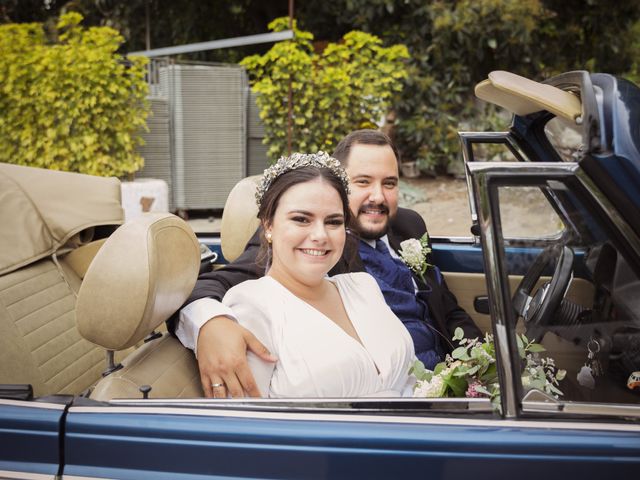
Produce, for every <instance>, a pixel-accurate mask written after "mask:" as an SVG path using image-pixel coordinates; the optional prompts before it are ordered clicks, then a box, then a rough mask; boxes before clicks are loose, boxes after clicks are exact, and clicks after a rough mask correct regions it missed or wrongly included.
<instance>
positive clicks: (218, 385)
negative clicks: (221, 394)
mask: <svg viewBox="0 0 640 480" xmlns="http://www.w3.org/2000/svg"><path fill="white" fill-rule="evenodd" d="M220 387H224V383H212V384H211V388H220Z"/></svg>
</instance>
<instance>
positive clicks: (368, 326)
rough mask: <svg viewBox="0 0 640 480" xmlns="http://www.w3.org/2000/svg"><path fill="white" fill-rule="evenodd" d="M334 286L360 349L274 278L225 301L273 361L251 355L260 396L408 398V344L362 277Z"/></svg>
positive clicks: (242, 287)
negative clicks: (273, 357) (275, 358)
mask: <svg viewBox="0 0 640 480" xmlns="http://www.w3.org/2000/svg"><path fill="white" fill-rule="evenodd" d="M328 280H330V281H332V282H333V283H334V284H335V285H336V286H337V288H338V291H339V292H340V296H341V298H342V302H343V304H344V307H345V310H346V312H347V315H348V316H349V318H350V320H351V323H352V324H353V327H354V328H355V330H356V332H357V334H358V336H359V337H360V340H361V341H362V344H361V343H360V342H358V341H357V340H355V339H354V338H353V337H351V336H350V335H349V334H347V333H346V332H345V331H344V330H343V329H342V328H340V327H339V326H338V325H336V324H335V323H334V322H333V321H332V320H331V319H329V318H328V317H326V316H325V315H324V314H322V313H320V312H319V311H318V310H316V309H315V308H314V307H312V306H311V305H309V304H308V303H306V302H304V301H303V300H301V299H299V298H298V297H296V296H295V295H293V294H292V293H291V292H290V291H289V290H287V289H286V288H285V287H284V286H283V285H282V284H280V283H279V282H278V281H277V280H275V279H274V278H272V277H269V276H266V277H263V278H260V279H258V280H250V281H246V282H243V283H241V284H239V285H237V286H235V287H233V288H232V289H230V290H229V291H228V292H227V294H226V295H225V297H224V300H223V303H224V304H225V305H228V306H229V307H231V309H232V310H233V312H234V314H235V316H236V319H237V321H238V322H239V323H240V324H241V325H243V326H244V327H246V328H248V329H249V330H251V332H253V334H254V335H255V336H256V337H257V338H258V339H259V340H260V341H261V342H262V343H264V345H265V346H266V347H267V348H268V349H269V350H270V351H271V353H273V354H274V355H275V356H277V357H278V361H277V362H276V363H275V364H274V363H268V362H264V361H262V360H260V359H259V358H258V357H257V356H255V355H254V354H252V353H249V366H250V367H251V371H252V372H253V375H254V377H255V379H256V382H257V384H258V388H259V389H260V392H261V393H262V395H263V396H268V397H280V398H283V397H288V398H294V397H334V398H336V397H365V396H389V397H392V396H395V397H397V396H401V395H404V396H411V393H412V392H411V388H412V386H413V384H414V382H415V378H414V377H413V376H410V375H409V368H410V367H411V365H412V363H413V361H414V351H413V342H412V340H411V336H410V335H409V333H408V331H407V330H406V328H405V327H404V325H403V324H402V322H401V321H400V320H399V319H398V317H396V316H395V315H394V313H393V312H392V311H391V309H390V308H389V307H388V306H387V304H386V303H385V301H384V297H383V296H382V292H381V291H380V288H379V287H378V284H377V283H376V281H375V279H374V278H373V277H372V276H371V275H369V274H368V273H364V272H360V273H349V274H344V275H337V276H335V277H332V278H329V279H328Z"/></svg>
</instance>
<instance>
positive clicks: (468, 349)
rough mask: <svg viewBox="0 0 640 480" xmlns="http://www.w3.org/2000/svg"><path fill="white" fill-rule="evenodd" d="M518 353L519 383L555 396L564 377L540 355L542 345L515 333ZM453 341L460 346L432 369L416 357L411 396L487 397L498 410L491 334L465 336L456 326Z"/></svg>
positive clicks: (552, 364) (497, 389) (549, 359)
mask: <svg viewBox="0 0 640 480" xmlns="http://www.w3.org/2000/svg"><path fill="white" fill-rule="evenodd" d="M516 338H517V342H518V352H519V353H520V358H521V359H522V364H523V370H522V386H523V387H524V388H525V389H526V390H530V389H532V388H537V389H539V390H542V391H543V392H545V393H548V394H550V395H552V396H554V397H556V398H557V397H558V395H562V392H561V391H560V390H559V389H558V386H559V382H560V381H561V380H562V379H563V378H564V377H565V375H566V372H565V371H564V370H558V369H557V368H556V366H555V363H554V361H553V359H552V358H548V357H540V356H539V353H540V352H544V351H545V349H544V347H543V346H542V345H540V344H537V343H533V342H532V341H529V340H528V339H527V337H525V336H524V335H516ZM453 340H455V341H459V344H460V346H459V347H458V348H456V349H455V350H454V351H453V352H451V355H447V357H446V358H445V361H444V362H440V363H438V364H437V365H436V367H435V369H434V370H433V371H431V370H427V369H425V368H424V365H423V364H422V362H420V361H419V360H416V362H415V363H414V365H413V367H412V368H411V371H410V373H413V375H415V377H416V378H417V382H416V384H415V386H414V391H413V396H414V397H470V398H473V397H488V398H490V399H491V403H492V405H493V407H494V408H495V409H496V410H500V384H499V382H498V372H497V369H496V352H495V346H494V343H493V336H492V335H490V334H486V335H485V337H484V340H483V341H480V340H479V339H477V338H473V339H467V338H464V333H463V331H462V329H461V328H456V330H455V332H454V336H453Z"/></svg>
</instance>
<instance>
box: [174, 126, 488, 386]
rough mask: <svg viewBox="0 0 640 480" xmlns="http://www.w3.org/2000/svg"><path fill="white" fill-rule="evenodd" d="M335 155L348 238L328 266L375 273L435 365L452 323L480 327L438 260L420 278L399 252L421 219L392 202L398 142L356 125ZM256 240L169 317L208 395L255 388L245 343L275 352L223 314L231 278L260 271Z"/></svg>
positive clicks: (469, 330) (206, 277) (446, 348)
mask: <svg viewBox="0 0 640 480" xmlns="http://www.w3.org/2000/svg"><path fill="white" fill-rule="evenodd" d="M333 156H334V157H335V158H337V159H338V160H340V162H341V163H342V166H343V167H344V168H345V169H346V171H347V174H348V175H349V179H350V189H351V193H350V194H349V207H350V209H351V212H352V214H353V222H352V225H351V230H352V233H353V237H354V241H352V242H347V244H346V245H345V251H344V254H343V256H342V258H341V260H340V261H339V262H338V264H337V265H336V266H335V267H334V268H333V270H332V271H331V272H330V274H331V275H335V274H339V273H345V272H349V271H351V272H353V271H367V272H369V273H370V274H371V275H373V277H374V278H375V279H376V281H377V282H378V285H379V286H380V289H381V290H382V293H383V295H384V297H385V300H386V302H387V304H388V305H389V307H391V309H392V310H393V312H394V313H395V314H396V315H397V316H398V317H399V318H400V320H402V322H403V323H404V325H405V327H406V328H407V330H408V331H409V333H410V334H411V337H412V339H413V341H414V346H415V349H416V355H417V357H418V358H419V359H420V360H422V361H423V363H425V365H426V366H427V367H430V368H433V366H434V365H435V364H436V363H437V362H438V361H440V360H442V359H443V356H444V354H445V353H447V352H450V351H451V349H452V345H451V341H450V339H451V337H452V336H453V332H454V330H455V329H456V327H461V328H462V329H463V330H464V331H465V336H466V337H467V338H473V337H479V336H481V332H480V330H479V329H478V328H477V327H476V325H475V324H474V323H473V320H472V319H471V318H470V317H469V315H467V313H466V312H465V311H464V310H463V309H462V308H460V307H459V306H458V303H457V300H456V298H455V296H454V295H453V294H452V293H451V292H450V291H449V289H448V288H447V285H446V283H445V281H444V278H443V277H442V275H441V274H440V271H439V269H438V268H437V267H429V268H428V269H427V271H426V273H425V275H424V281H423V280H422V279H420V278H419V277H418V276H414V275H412V274H411V272H410V270H409V269H408V268H407V267H406V266H405V265H404V264H403V263H402V262H401V261H400V260H399V257H398V253H397V252H398V250H399V247H400V242H402V241H403V240H406V239H409V238H415V239H420V238H421V237H422V235H423V234H424V233H426V226H425V223H424V221H423V219H422V217H421V216H420V215H418V214H417V213H416V212H414V211H412V210H408V209H404V208H398V180H399V179H398V160H397V158H398V156H397V152H396V149H395V147H394V146H393V144H392V143H391V140H390V139H389V137H387V136H386V135H385V134H384V133H382V132H379V131H377V130H357V131H355V132H352V133H350V134H349V135H347V136H346V137H345V138H344V139H343V140H342V141H341V142H340V143H339V144H338V146H337V147H336V150H335V152H334V154H333ZM259 245H260V240H259V235H258V233H256V234H255V235H254V236H253V237H252V238H251V240H249V242H248V244H247V247H246V249H245V251H244V253H243V254H242V255H241V256H240V257H239V258H238V259H237V260H236V261H235V262H233V263H231V264H229V265H228V266H226V267H225V268H223V269H220V270H216V271H213V272H208V273H204V274H202V275H201V276H200V277H199V278H198V282H197V283H196V287H195V289H194V291H193V293H192V294H191V297H190V298H189V300H188V301H187V304H186V306H185V307H184V308H183V309H182V310H181V312H180V318H179V321H178V322H177V325H175V333H176V335H177V336H178V338H179V339H180V341H181V342H182V343H183V344H184V345H185V346H186V347H188V348H190V349H192V350H194V351H197V356H198V364H199V368H200V377H201V381H202V385H203V389H204V392H205V394H206V396H208V397H210V396H214V395H215V396H216V397H226V396H227V394H229V395H231V396H233V397H239V396H243V391H244V392H246V393H247V394H248V395H251V396H259V395H260V392H258V389H257V388H256V386H255V382H254V379H253V376H252V374H251V371H250V370H249V367H248V365H247V361H246V351H247V349H249V350H251V351H253V352H254V353H256V354H257V355H259V356H260V357H261V358H263V359H264V360H266V361H275V360H276V359H275V358H272V357H271V355H270V354H269V352H268V351H267V350H266V349H265V347H264V346H263V345H262V344H261V343H260V342H259V341H258V340H257V339H256V338H255V337H254V336H253V335H252V334H251V333H250V332H249V331H247V330H246V329H244V328H243V327H241V326H239V325H238V324H237V323H235V322H234V321H233V320H231V319H230V318H229V317H227V316H226V315H227V314H231V312H230V311H229V310H228V309H227V307H225V306H223V305H222V304H221V303H220V302H219V300H221V299H222V297H223V296H224V294H225V293H226V291H227V290H228V289H230V288H231V287H232V286H234V285H236V284H238V283H240V282H242V281H244V280H248V279H252V278H257V277H258V276H259V275H260V274H259V273H257V272H259V271H260V269H259V268H257V267H256V255H257V252H258V248H259ZM196 348H197V350H196ZM214 390H215V391H214Z"/></svg>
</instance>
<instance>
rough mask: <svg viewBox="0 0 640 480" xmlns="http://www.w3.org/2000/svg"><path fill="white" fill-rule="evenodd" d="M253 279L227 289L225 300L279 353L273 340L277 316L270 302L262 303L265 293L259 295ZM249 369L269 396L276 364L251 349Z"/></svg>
mask: <svg viewBox="0 0 640 480" xmlns="http://www.w3.org/2000/svg"><path fill="white" fill-rule="evenodd" d="M252 283H253V282H247V283H245V284H242V285H238V286H237V287H234V288H232V289H231V290H229V291H228V292H227V294H226V295H225V297H224V299H223V300H222V303H223V304H224V305H226V306H228V307H229V308H231V309H232V310H233V314H234V315H233V316H234V317H235V319H236V320H237V322H238V323H239V324H240V325H242V326H243V327H245V328H247V329H248V330H249V331H251V333H253V334H254V335H255V336H256V338H257V339H258V340H260V342H262V344H263V345H264V346H265V347H267V349H268V350H269V352H271V354H273V355H275V356H278V348H277V345H275V342H274V340H273V333H272V332H273V321H274V318H273V317H274V316H273V315H272V314H271V309H270V308H269V306H268V304H266V303H265V302H261V301H260V298H261V295H256V293H257V292H256V289H257V287H256V288H251V286H250V285H251V284H252ZM247 360H248V362H249V368H250V369H251V373H253V377H254V379H255V381H256V384H257V385H258V389H259V390H260V394H261V395H262V396H263V397H268V396H269V386H270V384H271V377H272V376H273V372H274V370H275V367H276V363H273V362H265V361H264V360H261V359H260V358H259V357H258V356H257V355H255V354H253V353H252V352H247Z"/></svg>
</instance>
